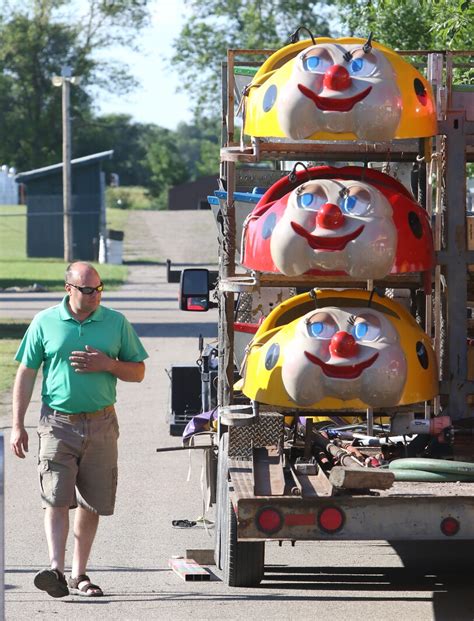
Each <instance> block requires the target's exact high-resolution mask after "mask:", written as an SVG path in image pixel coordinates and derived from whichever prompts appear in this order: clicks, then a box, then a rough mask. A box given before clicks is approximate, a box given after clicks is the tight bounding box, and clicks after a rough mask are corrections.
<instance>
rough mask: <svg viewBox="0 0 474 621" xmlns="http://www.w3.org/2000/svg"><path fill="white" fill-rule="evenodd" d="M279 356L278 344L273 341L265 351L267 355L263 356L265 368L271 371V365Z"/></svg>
mask: <svg viewBox="0 0 474 621" xmlns="http://www.w3.org/2000/svg"><path fill="white" fill-rule="evenodd" d="M279 357H280V345H278V343H273V345H271V346H270V347H269V349H268V351H267V355H266V356H265V368H266V369H267V371H271V370H272V369H273V367H274V366H275V365H276V363H277V362H278V358H279Z"/></svg>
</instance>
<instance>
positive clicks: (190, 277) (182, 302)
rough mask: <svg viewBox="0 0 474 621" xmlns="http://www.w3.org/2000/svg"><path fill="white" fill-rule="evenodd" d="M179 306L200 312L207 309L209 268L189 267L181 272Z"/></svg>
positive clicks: (182, 308)
mask: <svg viewBox="0 0 474 621" xmlns="http://www.w3.org/2000/svg"><path fill="white" fill-rule="evenodd" d="M179 308H180V309H181V310H184V311H197V312H200V313H202V312H205V311H207V310H209V270H206V269H200V268H189V269H185V270H183V271H182V272H181V280H180V286H179Z"/></svg>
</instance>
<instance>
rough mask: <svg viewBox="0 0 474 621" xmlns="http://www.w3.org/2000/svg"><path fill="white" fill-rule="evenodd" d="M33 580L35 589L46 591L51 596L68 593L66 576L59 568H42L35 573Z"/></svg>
mask: <svg viewBox="0 0 474 621" xmlns="http://www.w3.org/2000/svg"><path fill="white" fill-rule="evenodd" d="M33 582H34V585H35V587H36V588H37V589H40V590H41V591H46V593H47V594H48V595H50V596H51V597H65V596H66V595H69V589H68V588H67V583H66V578H65V577H64V574H63V573H61V572H60V571H59V569H42V570H41V571H39V572H38V573H37V574H36V576H35V578H34V581H33Z"/></svg>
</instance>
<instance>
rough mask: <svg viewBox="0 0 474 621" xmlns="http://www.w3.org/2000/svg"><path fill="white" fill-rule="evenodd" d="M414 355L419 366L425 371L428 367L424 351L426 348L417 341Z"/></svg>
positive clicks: (426, 353) (426, 355)
mask: <svg viewBox="0 0 474 621" xmlns="http://www.w3.org/2000/svg"><path fill="white" fill-rule="evenodd" d="M416 355H417V357H418V362H419V363H420V364H421V366H422V367H423V368H424V369H427V368H428V366H429V360H428V352H427V351H426V347H425V346H424V345H423V343H422V342H421V341H418V342H417V344H416Z"/></svg>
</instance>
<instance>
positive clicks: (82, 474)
mask: <svg viewBox="0 0 474 621" xmlns="http://www.w3.org/2000/svg"><path fill="white" fill-rule="evenodd" d="M38 436H39V451H38V471H39V479H40V487H41V498H42V504H43V507H69V508H71V509H74V508H75V507H77V506H78V505H79V506H81V507H84V508H85V509H88V510H89V511H93V512H94V513H98V514H99V515H112V513H113V512H114V506H115V494H116V490H117V440H118V437H119V426H118V422H117V416H116V414H115V409H114V407H113V406H108V407H106V408H104V409H103V410H98V411H97V412H83V413H81V414H64V413H62V412H58V411H57V410H52V409H51V408H50V407H48V406H47V405H45V404H44V403H43V405H42V408H41V418H40V422H39V424H38Z"/></svg>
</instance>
